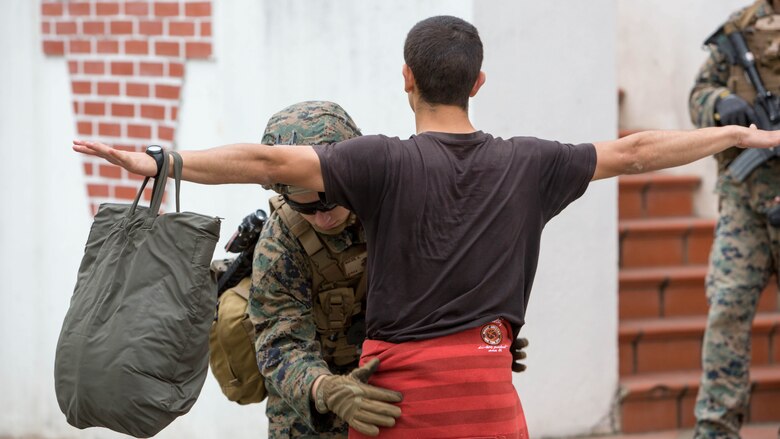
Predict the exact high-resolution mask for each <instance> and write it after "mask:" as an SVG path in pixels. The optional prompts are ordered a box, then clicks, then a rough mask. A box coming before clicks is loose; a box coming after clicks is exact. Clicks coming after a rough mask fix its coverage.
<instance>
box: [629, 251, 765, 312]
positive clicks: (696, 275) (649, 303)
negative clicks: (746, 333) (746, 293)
mask: <svg viewBox="0 0 780 439" xmlns="http://www.w3.org/2000/svg"><path fill="white" fill-rule="evenodd" d="M706 275H707V265H688V266H671V267H651V268H631V269H622V270H620V273H619V275H618V276H619V279H618V285H619V288H618V290H619V300H618V312H619V317H620V320H621V321H623V320H627V319H648V318H662V317H679V316H690V315H700V316H703V315H707V308H708V307H707V298H706V295H705V288H704V285H705V277H706ZM758 311H759V312H774V311H780V300H778V289H777V281H776V279H775V278H774V277H772V278H771V279H770V280H769V283H768V284H767V287H766V289H765V290H764V291H763V293H762V294H761V298H760V299H759V302H758Z"/></svg>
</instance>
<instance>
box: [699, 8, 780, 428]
mask: <svg viewBox="0 0 780 439" xmlns="http://www.w3.org/2000/svg"><path fill="white" fill-rule="evenodd" d="M754 6H755V7H756V9H755V14H754V17H753V19H752V21H751V22H750V23H753V22H755V20H756V19H758V18H760V17H763V16H766V15H769V14H772V13H773V11H772V8H771V6H770V5H769V4H768V3H767V2H761V3H760V4H756V5H754ZM741 15H742V11H738V12H737V13H735V14H734V15H733V16H732V17H731V19H730V20H732V21H733V20H737V18H738V17H740V16H741ZM752 50H754V51H755V49H752ZM756 55H757V56H759V55H758V54H756ZM762 73H764V72H762ZM732 75H734V73H733V70H732V67H731V66H730V65H729V63H728V62H727V60H726V59H725V56H724V55H723V54H722V53H721V52H720V51H719V50H718V48H717V47H714V46H711V47H710V57H709V58H708V59H707V61H706V62H705V63H704V65H703V66H702V68H701V70H700V72H699V75H698V77H697V78H696V84H695V86H694V88H693V90H692V91H691V96H690V113H691V120H692V121H693V123H694V124H696V125H697V126H699V127H706V126H714V125H715V120H714V118H713V115H714V109H715V103H716V101H717V98H718V96H719V95H721V93H723V92H729V91H730V90H729V84H733V83H730V82H729V80H730V79H731V77H732ZM768 76H769V75H766V73H764V75H762V79H763V80H764V82H765V83H766V84H767V86H769V82H772V83H775V84H777V81H776V79H775V78H769V77H768ZM771 91H772V92H774V93H777V92H780V90H778V89H771ZM748 102H749V103H752V102H751V101H750V100H748ZM737 154H739V150H737V149H736V148H731V149H729V150H726V151H724V152H722V153H720V154H718V155H717V156H716V158H717V159H718V182H717V188H716V191H717V194H718V198H719V217H718V225H717V228H716V231H715V241H714V242H713V246H712V250H711V253H710V262H709V270H708V274H707V280H706V288H707V300H708V303H709V307H710V308H709V314H708V317H707V328H706V331H705V334H704V341H703V348H702V369H703V373H702V378H701V387H700V389H699V394H698V397H697V401H696V407H695V415H696V419H697V424H696V432H695V435H694V436H695V437H696V438H738V437H739V429H740V427H741V425H742V423H743V421H744V419H745V416H746V414H747V413H746V412H747V409H748V402H749V397H750V380H749V369H750V347H751V343H750V339H751V327H752V322H753V317H754V315H755V312H756V306H757V303H758V299H759V296H760V294H761V291H763V289H764V287H765V286H766V284H767V282H768V281H769V278H770V276H771V275H772V274H773V273H777V272H778V261H780V257H778V256H780V255H778V250H779V249H780V233H779V232H780V230H779V229H777V228H774V227H772V226H771V225H770V224H769V223H768V222H767V219H766V212H767V210H768V209H769V208H771V207H773V206H774V205H775V204H776V203H775V201H774V198H775V196H777V195H780V160H777V159H772V160H769V161H768V162H765V163H764V164H762V165H760V166H759V167H758V168H757V169H756V170H755V171H753V172H752V173H751V174H750V175H749V176H748V177H747V178H746V179H745V181H744V182H742V183H740V182H737V181H736V180H734V179H733V178H732V177H731V175H730V173H729V172H728V171H727V166H728V164H729V163H730V161H731V160H733V159H734V158H735V157H736V156H737Z"/></svg>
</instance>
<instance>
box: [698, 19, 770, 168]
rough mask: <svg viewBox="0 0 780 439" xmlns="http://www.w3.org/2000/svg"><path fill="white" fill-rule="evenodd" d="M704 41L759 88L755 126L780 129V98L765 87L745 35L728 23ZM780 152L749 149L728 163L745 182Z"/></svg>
mask: <svg viewBox="0 0 780 439" xmlns="http://www.w3.org/2000/svg"><path fill="white" fill-rule="evenodd" d="M705 44H715V45H716V46H717V47H718V48H719V49H720V51H721V52H722V53H723V54H724V55H725V56H726V59H727V60H728V61H729V63H731V64H732V65H739V66H740V67H742V69H743V70H744V71H745V74H746V75H747V77H748V80H749V81H750V83H751V84H752V85H753V88H755V90H756V99H755V101H754V102H753V109H754V111H755V113H756V119H757V120H756V126H758V128H761V129H762V130H767V131H773V130H779V129H780V98H778V97H777V96H776V95H774V94H773V93H772V92H770V91H769V90H767V89H766V87H764V82H763V81H762V80H761V76H760V75H759V74H758V69H757V68H756V59H755V56H754V55H753V53H752V52H751V51H750V49H748V47H747V43H746V42H745V36H744V35H742V32H741V31H740V30H739V28H737V26H736V25H735V24H733V23H726V24H725V25H723V27H722V28H721V29H719V30H718V31H717V32H715V34H713V35H712V36H711V37H710V38H708V39H707V41H705ZM778 155H780V151H778V150H777V147H772V148H769V149H748V150H745V151H743V152H742V153H741V154H740V155H739V156H737V158H736V159H734V161H732V162H731V164H729V167H728V169H729V171H730V172H731V174H732V176H733V177H734V178H735V179H736V180H737V181H739V182H742V181H744V180H745V178H747V176H748V175H750V173H751V172H753V170H754V169H756V168H757V167H758V166H759V165H760V164H762V163H764V162H765V161H767V160H769V159H771V158H773V157H776V156H778Z"/></svg>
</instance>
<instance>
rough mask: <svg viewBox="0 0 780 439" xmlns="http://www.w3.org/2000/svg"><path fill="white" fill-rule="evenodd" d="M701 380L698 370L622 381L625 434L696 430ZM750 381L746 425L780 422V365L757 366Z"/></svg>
mask: <svg viewBox="0 0 780 439" xmlns="http://www.w3.org/2000/svg"><path fill="white" fill-rule="evenodd" d="M699 378H700V372H699V371H696V370H691V371H685V372H671V373H658V374H644V375H639V376H636V377H630V378H623V379H622V380H621V382H620V385H621V391H622V401H621V421H622V432H623V433H624V434H626V433H640V432H649V431H659V430H671V429H679V428H690V427H692V426H693V425H694V423H695V419H694V416H693V407H694V404H695V401H696V393H697V392H698V389H699ZM750 380H751V382H752V392H751V400H750V409H749V411H748V419H746V422H753V423H759V422H778V421H780V365H771V366H766V365H765V366H754V367H752V368H751V370H750ZM767 437H768V438H774V436H767Z"/></svg>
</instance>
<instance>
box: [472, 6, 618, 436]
mask: <svg viewBox="0 0 780 439" xmlns="http://www.w3.org/2000/svg"><path fill="white" fill-rule="evenodd" d="M496 17H502V18H503V19H501V20H496ZM615 21H616V2H615V1H614V0H590V1H588V2H572V1H566V0H556V1H549V0H547V1H544V2H541V1H538V2H534V1H520V2H516V1H514V2H513V1H504V2H492V3H490V5H486V4H485V3H481V4H480V8H477V9H476V12H475V25H476V26H477V27H478V28H479V29H480V32H481V35H482V38H483V41H484V44H485V53H486V57H485V63H484V70H485V72H486V74H487V82H486V84H485V86H484V87H483V88H482V91H481V92H480V95H478V96H477V98H476V99H475V100H474V111H473V113H474V119H475V122H476V124H477V126H479V127H481V128H483V129H486V130H488V131H491V132H493V133H495V134H497V135H502V136H510V135H513V134H514V135H518V134H521V135H534V136H537V137H543V138H552V139H557V140H561V141H565V142H571V143H580V142H592V141H596V140H604V139H611V138H614V137H615V135H616V127H617V108H616V106H615V88H616V87H615V81H616V79H615V75H616V71H615V41H614V40H615ZM615 200H616V186H615V181H614V180H610V181H605V182H598V183H595V184H593V185H591V187H590V188H589V189H588V191H587V193H586V195H585V196H583V198H582V199H580V200H578V201H576V202H575V203H573V204H572V205H571V207H569V208H568V209H567V210H565V211H564V212H563V213H562V214H561V215H559V217H557V218H555V219H554V220H553V221H552V222H550V224H549V225H548V227H547V229H546V230H545V232H544V235H543V239H542V252H541V258H540V261H539V271H538V275H537V278H536V282H535V283H534V288H533V291H532V293H531V299H530V303H529V310H528V313H527V316H526V326H525V328H524V329H523V330H522V332H521V334H523V335H524V336H526V337H528V338H529V339H530V348H529V350H528V354H529V358H530V359H529V361H528V366H529V367H528V371H527V372H526V373H523V374H520V375H519V376H516V379H515V383H516V386H517V388H518V391H519V393H520V397H521V400H522V401H523V404H524V406H525V411H526V415H527V417H528V423H529V429H530V432H531V434H532V435H540V434H543V435H563V434H572V435H573V434H577V433H582V432H587V431H592V430H598V429H600V428H601V427H603V426H604V424H605V423H606V421H607V420H608V418H609V416H608V415H609V413H610V407H611V404H612V402H613V398H614V395H615V392H616V390H617V343H616V340H617V334H616V326H617V294H616V291H617V285H616V283H617V252H616V248H617V225H616V218H617V213H616V204H615ZM586 261H587V262H586Z"/></svg>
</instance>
